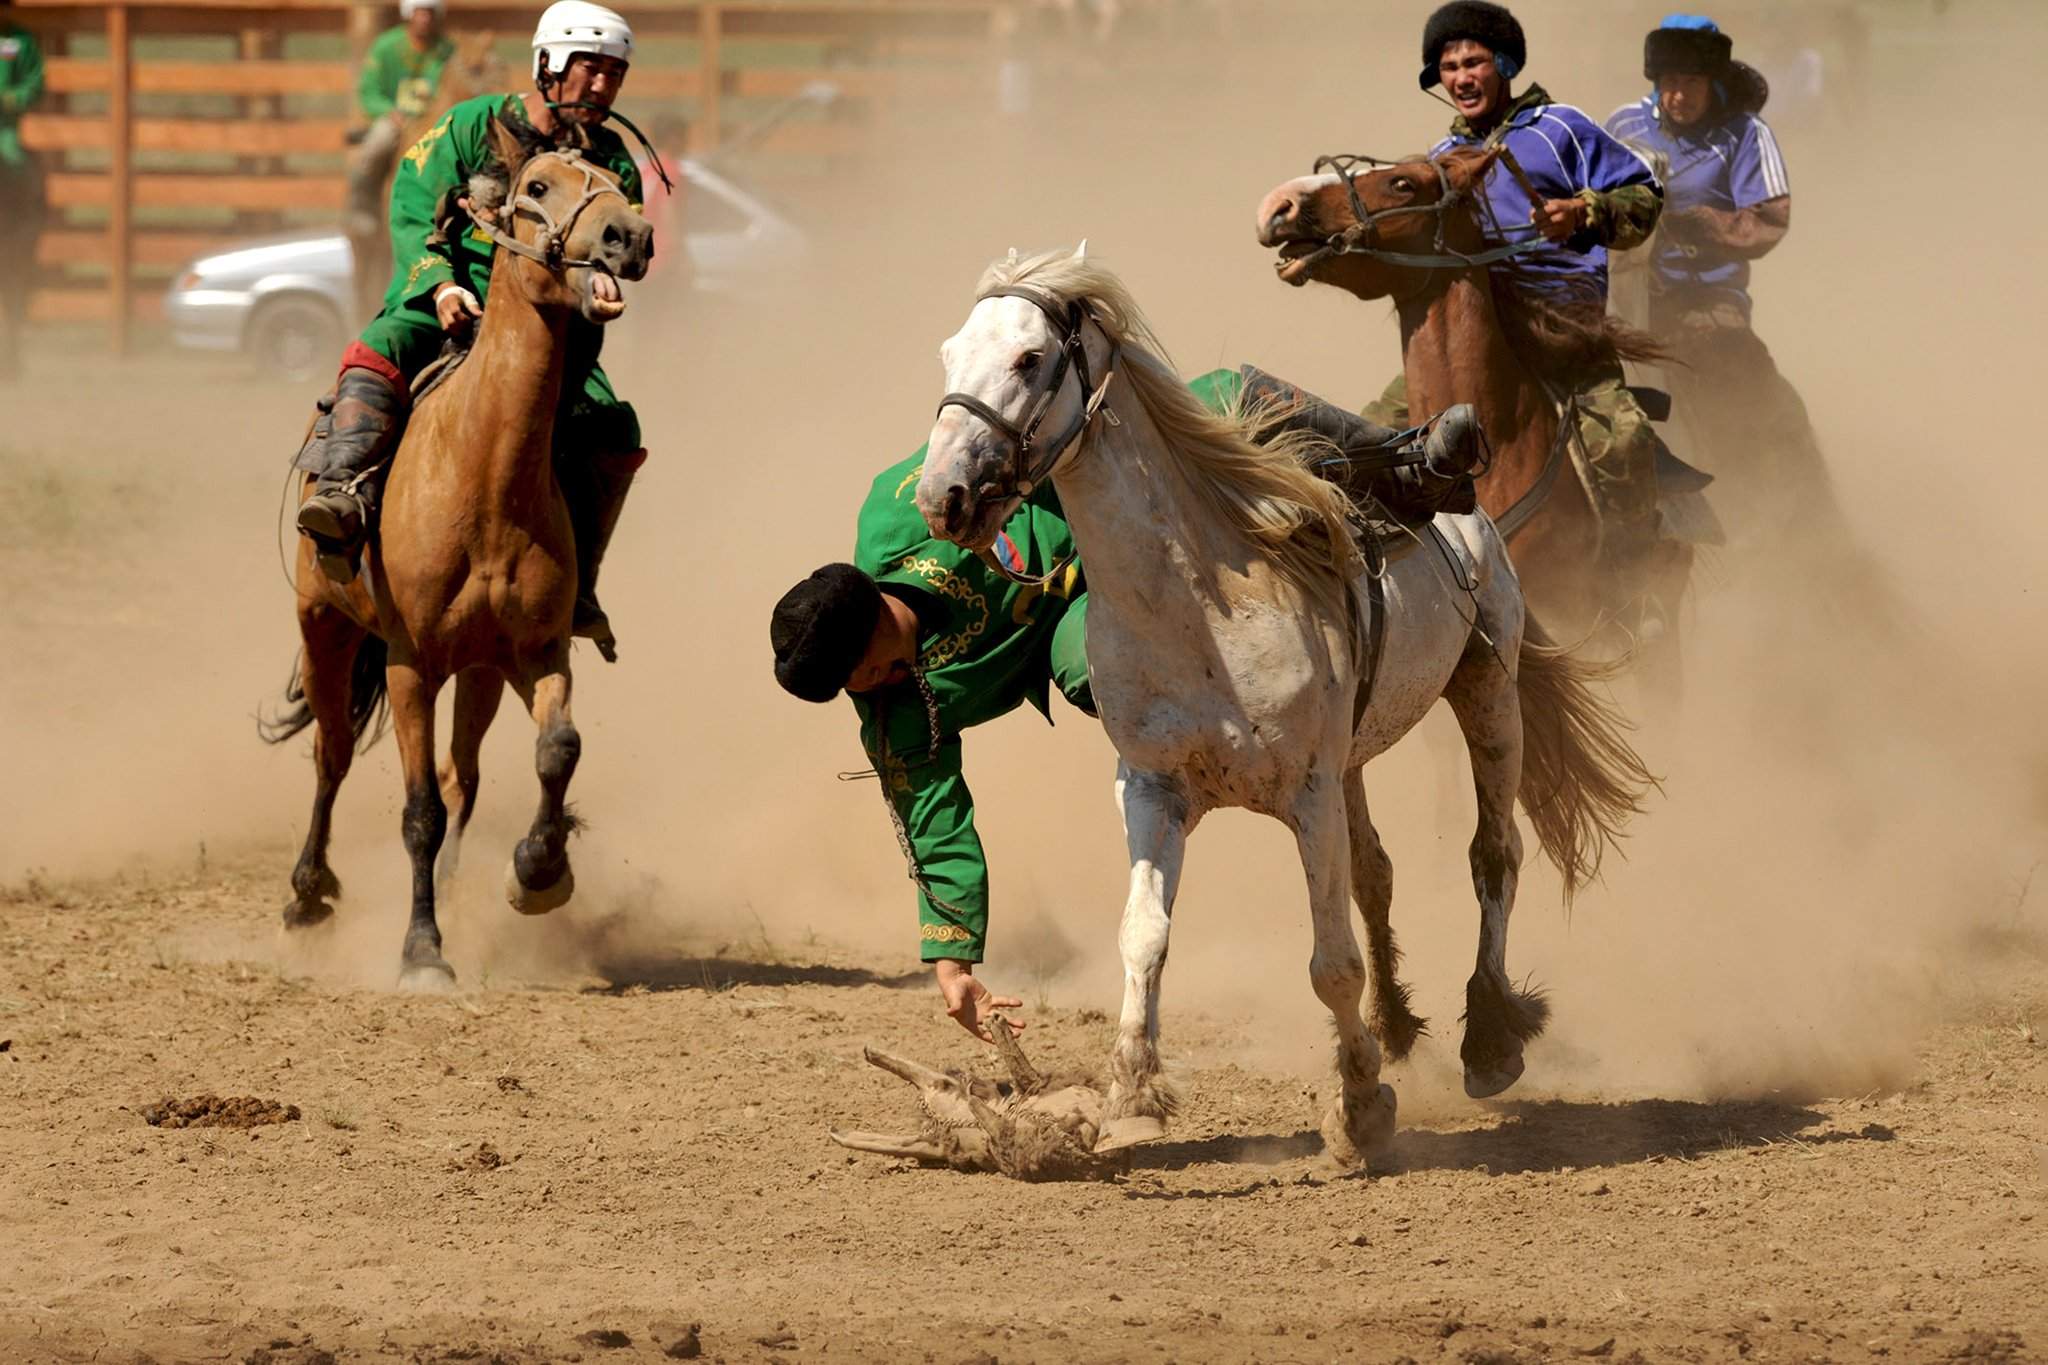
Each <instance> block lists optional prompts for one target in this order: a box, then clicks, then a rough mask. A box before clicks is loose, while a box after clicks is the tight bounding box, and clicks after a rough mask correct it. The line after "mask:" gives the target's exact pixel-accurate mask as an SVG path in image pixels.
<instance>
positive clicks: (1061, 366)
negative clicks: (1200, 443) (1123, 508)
mask: <svg viewBox="0 0 2048 1365" xmlns="http://www.w3.org/2000/svg"><path fill="white" fill-rule="evenodd" d="M990 299H1022V300H1024V301H1025V302H1026V303H1028V304H1030V305H1031V306H1032V307H1034V308H1036V309H1037V310H1038V311H1039V312H1041V313H1043V314H1045V316H1046V319H1047V320H1048V321H1049V322H1051V323H1052V328H1053V333H1054V335H1055V336H1056V337H1057V338H1058V341H1059V346H1058V351H1057V354H1056V357H1055V359H1054V361H1053V364H1052V368H1051V370H1050V371H1049V372H1048V373H1047V374H1046V376H1045V378H1044V381H1043V382H1042V383H1040V384H1039V385H1038V386H1037V387H1036V389H1035V390H1034V392H1033V394H1032V397H1031V405H1030V407H1028V408H1027V409H1025V413H1024V420H1023V423H1022V425H1019V424H1017V423H1013V422H1011V421H1010V420H1009V419H1008V418H1007V417H1005V416H1003V415H1002V414H1001V413H1000V412H997V411H996V410H995V409H994V408H992V407H990V406H989V405H988V404H987V403H984V402H983V401H982V400H981V399H979V398H976V397H975V396H974V395H973V394H971V393H949V394H947V395H946V396H945V397H944V398H941V399H940V400H939V407H938V412H937V414H935V415H936V416H943V415H945V411H946V409H947V408H965V409H966V410H967V411H968V412H971V413H973V414H974V415H975V416H976V417H979V418H980V419H981V420H982V421H983V422H985V423H987V425H988V428H989V430H991V431H993V432H995V433H996V434H997V435H998V436H1000V437H1002V438H1003V440H1004V441H1005V442H1007V443H1008V445H1009V447H1010V451H1011V456H1010V462H1009V463H1010V468H1009V469H1008V471H1007V472H1008V474H1009V487H1008V488H1007V489H1004V490H999V491H1002V492H1003V493H1004V496H1005V497H1006V498H1008V497H1017V498H1028V497H1030V496H1031V494H1032V491H1033V490H1035V489H1036V488H1037V487H1038V485H1039V484H1041V483H1043V482H1044V481H1045V479H1046V478H1047V476H1048V475H1050V474H1051V473H1052V471H1053V469H1054V467H1055V466H1057V465H1058V464H1059V462H1060V458H1061V457H1062V456H1063V455H1065V454H1066V453H1067V448H1068V447H1069V446H1071V445H1073V443H1074V441H1075V440H1076V439H1077V438H1079V437H1080V435H1081V433H1083V432H1084V431H1086V430H1087V429H1088V427H1089V426H1090V425H1091V424H1092V423H1093V422H1094V421H1095V416H1096V414H1097V413H1099V412H1102V411H1104V404H1105V403H1106V402H1107V401H1108V398H1109V386H1110V384H1111V383H1112V382H1113V381H1114V380H1115V379H1116V365H1117V359H1118V357H1119V356H1121V355H1122V354H1123V345H1122V343H1121V342H1119V341H1118V340H1117V338H1116V337H1115V336H1114V335H1113V334H1111V333H1110V332H1109V330H1108V329H1107V328H1103V329H1102V331H1103V335H1104V336H1105V337H1107V338H1108V340H1109V361H1108V363H1107V364H1106V365H1105V366H1104V367H1103V371H1102V382H1101V383H1099V384H1097V383H1095V382H1094V377H1093V375H1092V374H1091V373H1090V371H1089V366H1088V348H1087V345H1086V337H1085V336H1084V335H1083V329H1084V328H1085V326H1086V325H1087V324H1088V323H1090V322H1095V323H1096V326H1097V327H1101V326H1102V324H1101V323H1100V322H1099V321H1097V320H1096V318H1095V314H1094V313H1093V311H1091V310H1090V309H1089V307H1088V305H1087V302H1086V301H1085V300H1082V299H1069V300H1068V301H1067V304H1066V307H1065V309H1064V310H1062V309H1060V308H1059V307H1058V305H1056V304H1055V303H1054V302H1053V301H1052V300H1050V299H1048V298H1046V297H1045V296H1044V295H1043V294H1040V293H1038V292H1036V291H1035V290H1030V289H1019V288H1015V287H1011V288H1006V289H991V290H989V291H988V292H987V293H986V294H983V295H981V296H979V297H978V298H976V299H975V300H974V302H975V305H976V306H977V307H978V306H980V305H981V304H983V303H985V302H987V301H988V300H990ZM1069 370H1072V371H1073V372H1074V375H1075V377H1076V379H1078V380H1079V381H1080V385H1081V392H1082V393H1083V394H1084V395H1085V397H1084V399H1083V401H1082V403H1081V407H1080V410H1079V411H1078V412H1076V413H1075V414H1074V417H1073V420H1071V421H1070V422H1068V423H1067V425H1066V428H1065V429H1064V430H1062V431H1061V432H1060V433H1059V435H1057V436H1055V437H1053V438H1052V439H1051V440H1050V441H1047V442H1045V443H1044V444H1043V445H1042V446H1041V445H1039V442H1038V438H1039V427H1040V426H1041V425H1042V424H1043V423H1044V422H1045V419H1046V416H1047V414H1049V413H1050V412H1051V411H1052V405H1053V402H1054V400H1056V399H1057V398H1058V397H1059V395H1060V390H1061V389H1062V388H1063V387H1064V386H1065V384H1066V382H1067V372H1068V371H1069ZM1109 420H1110V421H1111V422H1112V423H1114V422H1115V421H1116V415H1115V414H1114V413H1110V414H1109ZM975 554H976V557H978V558H979V559H980V560H981V561H982V563H984V564H986V565H988V567H990V568H991V569H993V570H995V571H996V572H997V573H999V574H1001V575H1002V576H1003V577H1004V578H1007V579H1008V580H1010V581H1011V582H1012V583H1018V584H1022V585H1024V586H1026V587H1044V586H1045V585H1046V584H1048V583H1050V582H1052V581H1053V580H1054V579H1055V578H1057V577H1058V576H1059V575H1060V574H1062V573H1064V572H1065V571H1066V567H1067V565H1068V564H1070V563H1072V562H1073V559H1074V556H1072V555H1067V556H1065V557H1064V558H1062V559H1061V560H1060V561H1059V562H1058V563H1057V564H1054V565H1053V566H1052V568H1050V569H1048V570H1047V571H1046V572H1045V573H1044V574H1041V575H1031V574H1023V573H1019V572H1018V571H1017V570H1015V569H1012V568H1011V567H1010V566H1009V565H1007V564H1005V563H1003V561H1002V559H1001V557H1000V556H998V555H996V554H995V553H993V552H992V551H990V550H977V551H975Z"/></svg>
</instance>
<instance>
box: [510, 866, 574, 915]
mask: <svg viewBox="0 0 2048 1365" xmlns="http://www.w3.org/2000/svg"><path fill="white" fill-rule="evenodd" d="M575 894H576V872H575V869H573V868H569V867H564V868H563V869H562V875H561V876H560V877H557V878H556V879H555V884H554V885H553V886H543V887H530V886H528V885H526V884H525V883H524V882H522V881H520V880H519V862H518V860H517V859H514V860H513V861H511V862H508V863H506V864H505V899H506V900H507V901H509V902H510V903H511V905H512V908H513V909H514V910H517V911H518V912H519V913H520V914H522V915H545V914H546V913H547V912H548V911H550V910H558V909H560V908H561V907H562V906H564V905H567V904H568V903H569V898H570V897H571V896H573V895H575Z"/></svg>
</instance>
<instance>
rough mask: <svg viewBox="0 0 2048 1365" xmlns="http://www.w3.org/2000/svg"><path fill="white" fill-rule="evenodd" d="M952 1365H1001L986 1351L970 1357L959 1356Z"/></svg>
mask: <svg viewBox="0 0 2048 1365" xmlns="http://www.w3.org/2000/svg"><path fill="white" fill-rule="evenodd" d="M954 1365H1002V1362H1001V1361H999V1360H997V1359H996V1358H995V1357H994V1356H992V1355H990V1354H989V1353H988V1352H987V1351H976V1352H975V1353H974V1354H973V1355H971V1356H961V1357H960V1359H959V1360H958V1361H956V1362H955V1363H954Z"/></svg>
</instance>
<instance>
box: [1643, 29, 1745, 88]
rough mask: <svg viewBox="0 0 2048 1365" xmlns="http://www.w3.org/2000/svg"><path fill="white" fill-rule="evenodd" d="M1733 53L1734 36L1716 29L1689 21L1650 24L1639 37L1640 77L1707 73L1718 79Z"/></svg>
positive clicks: (1702, 74)
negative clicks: (1676, 23)
mask: <svg viewBox="0 0 2048 1365" xmlns="http://www.w3.org/2000/svg"><path fill="white" fill-rule="evenodd" d="M1734 55H1735V40H1734V39H1733V38H1730V37H1729V36H1728V35H1727V34H1725V33H1723V32H1721V31H1720V30H1719V29H1715V28H1698V27H1693V26H1691V25H1687V26H1685V27H1682V28H1681V27H1678V26H1675V25H1667V26H1666V27H1664V28H1653V29H1651V30H1650V32H1649V34H1648V36H1646V37H1645V38H1644V39H1643V78H1644V79H1645V80H1652V81H1654V80H1656V79H1657V78H1658V77H1659V76H1664V75H1672V76H1707V77H1710V78H1711V79H1713V80H1717V81H1718V80H1720V79H1722V78H1723V77H1724V76H1726V75H1727V74H1728V61H1729V59H1730V58H1731V57H1733V56H1734Z"/></svg>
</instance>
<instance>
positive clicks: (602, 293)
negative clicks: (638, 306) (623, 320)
mask: <svg viewBox="0 0 2048 1365" xmlns="http://www.w3.org/2000/svg"><path fill="white" fill-rule="evenodd" d="M625 311H626V296H625V294H624V293H623V292H622V291H621V290H620V289H619V282H618V280H617V279H615V278H614V277H612V276H610V275H607V274H605V273H604V272H603V271H602V270H593V271H591V272H590V273H589V274H588V275H586V276H585V277H584V282H583V316H585V317H586V318H589V319H590V320H591V321H592V322H610V321H611V320H612V319H613V318H615V317H617V316H618V315H619V314H621V313H623V312H625Z"/></svg>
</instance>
